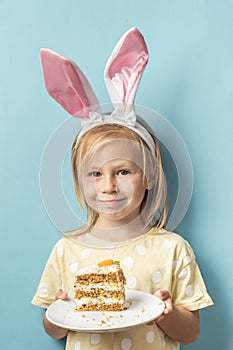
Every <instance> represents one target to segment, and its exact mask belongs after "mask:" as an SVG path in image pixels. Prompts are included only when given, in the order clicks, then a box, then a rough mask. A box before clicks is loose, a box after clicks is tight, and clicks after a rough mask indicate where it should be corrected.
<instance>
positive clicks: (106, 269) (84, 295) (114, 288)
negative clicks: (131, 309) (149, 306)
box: [74, 259, 126, 311]
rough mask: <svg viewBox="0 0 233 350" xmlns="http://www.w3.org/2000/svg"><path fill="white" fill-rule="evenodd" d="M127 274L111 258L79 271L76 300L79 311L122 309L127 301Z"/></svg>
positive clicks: (76, 281) (76, 278) (75, 288)
mask: <svg viewBox="0 0 233 350" xmlns="http://www.w3.org/2000/svg"><path fill="white" fill-rule="evenodd" d="M125 282H126V279H125V276H124V273H123V270H122V268H121V266H120V262H119V261H113V260H111V259H108V260H104V261H101V262H99V263H98V264H96V265H91V266H87V267H84V268H81V269H80V270H79V271H77V273H76V276H75V284H74V301H75V304H76V310H77V311H120V310H122V309H123V304H124V301H125Z"/></svg>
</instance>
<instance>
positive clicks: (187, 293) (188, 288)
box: [185, 285, 193, 297]
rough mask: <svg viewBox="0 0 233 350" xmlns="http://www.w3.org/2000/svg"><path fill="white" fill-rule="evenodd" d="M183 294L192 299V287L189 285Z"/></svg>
mask: <svg viewBox="0 0 233 350" xmlns="http://www.w3.org/2000/svg"><path fill="white" fill-rule="evenodd" d="M185 294H186V295H187V297H192V296H193V286H191V285H189V286H187V287H186V288H185Z"/></svg>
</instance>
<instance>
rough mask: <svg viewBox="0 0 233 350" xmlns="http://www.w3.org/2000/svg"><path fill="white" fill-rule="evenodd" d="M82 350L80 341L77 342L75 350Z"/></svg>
mask: <svg viewBox="0 0 233 350" xmlns="http://www.w3.org/2000/svg"><path fill="white" fill-rule="evenodd" d="M80 349H81V344H80V341H79V340H76V342H75V344H74V350H80Z"/></svg>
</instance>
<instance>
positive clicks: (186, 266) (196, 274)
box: [172, 241, 213, 311]
mask: <svg viewBox="0 0 233 350" xmlns="http://www.w3.org/2000/svg"><path fill="white" fill-rule="evenodd" d="M172 298H173V301H174V303H175V305H176V306H182V307H184V308H186V309H188V310H190V311H195V310H199V309H202V308H205V307H207V306H210V305H213V301H212V299H211V297H210V296H209V294H208V293H207V290H206V286H205V283H204V281H203V278H202V275H201V272H200V269H199V267H198V264H197V262H196V258H195V255H194V253H193V250H192V248H191V247H190V245H189V244H188V242H186V241H184V244H183V246H182V247H181V249H179V251H178V252H177V260H176V268H175V271H174V275H173V286H172Z"/></svg>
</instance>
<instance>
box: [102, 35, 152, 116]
mask: <svg viewBox="0 0 233 350" xmlns="http://www.w3.org/2000/svg"><path fill="white" fill-rule="evenodd" d="M147 62H148V50H147V47H146V43H145V41H144V38H143V36H142V34H141V33H140V32H139V31H138V30H137V29H136V28H132V29H130V30H129V31H128V32H126V33H125V34H124V35H123V37H122V38H121V39H120V41H119V42H118V44H117V45H116V47H115V49H114V50H113V52H112V54H111V56H110V58H109V60H108V62H107V64H106V68H105V72H104V79H105V83H106V87H107V90H108V93H109V96H110V98H111V101H112V104H113V105H114V107H115V110H117V111H118V112H120V114H121V115H123V116H126V117H127V115H129V114H130V112H131V111H132V110H133V112H134V105H133V104H134V97H135V94H136V91H137V88H138V84H139V82H140V79H141V76H142V73H143V71H144V68H145V66H146V64H147Z"/></svg>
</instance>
